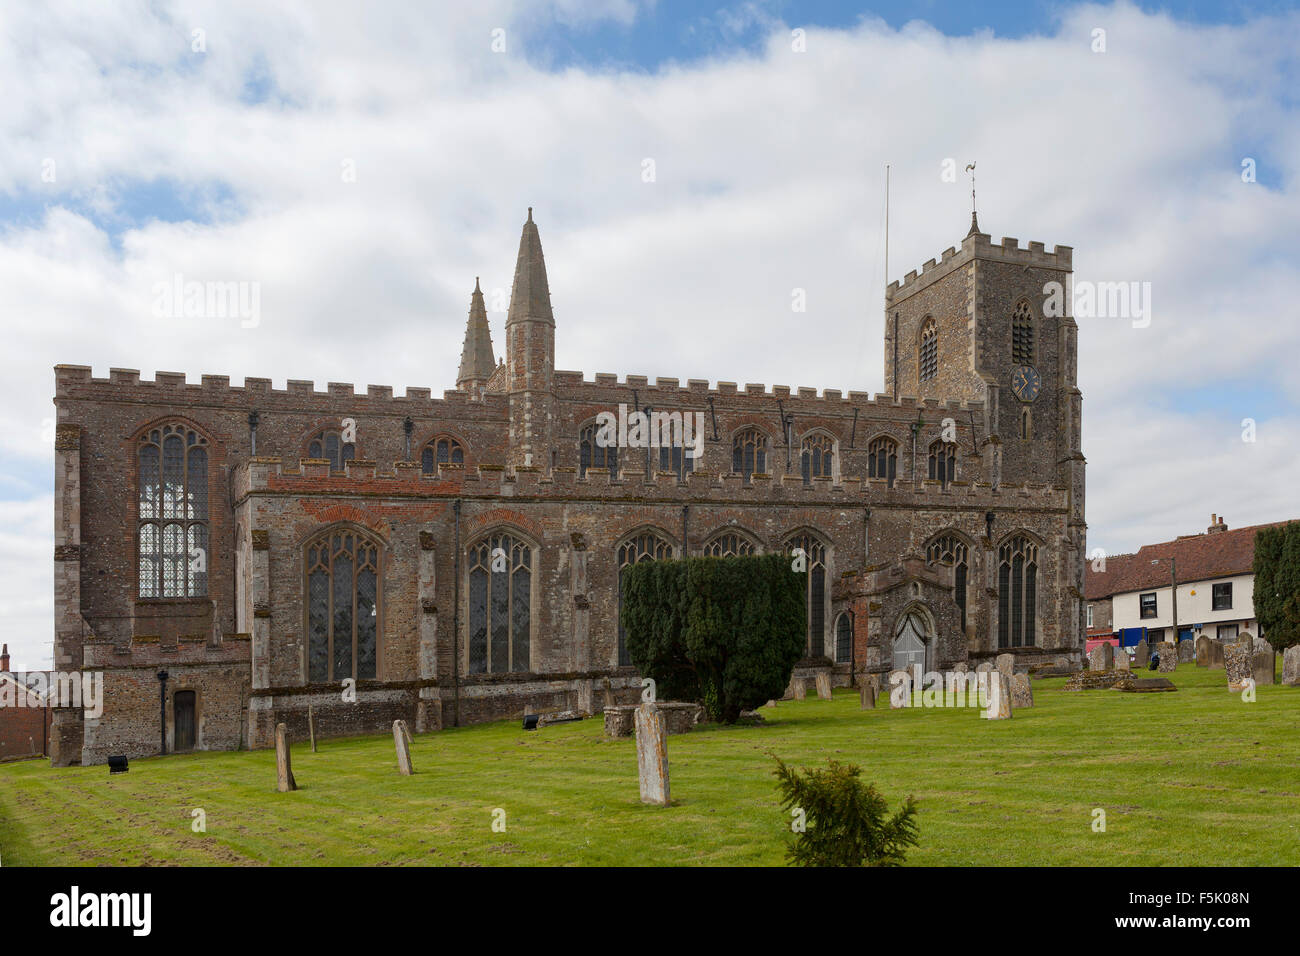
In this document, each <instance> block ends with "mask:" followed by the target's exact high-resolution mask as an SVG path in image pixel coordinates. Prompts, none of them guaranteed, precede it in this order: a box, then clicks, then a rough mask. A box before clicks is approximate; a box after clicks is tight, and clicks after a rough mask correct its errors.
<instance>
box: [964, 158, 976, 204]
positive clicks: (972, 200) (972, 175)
mask: <svg viewBox="0 0 1300 956" xmlns="http://www.w3.org/2000/svg"><path fill="white" fill-rule="evenodd" d="M966 172H968V173H970V211H971V214H972V215H973V214H974V212H975V164H974V163H968V164H967V165H966Z"/></svg>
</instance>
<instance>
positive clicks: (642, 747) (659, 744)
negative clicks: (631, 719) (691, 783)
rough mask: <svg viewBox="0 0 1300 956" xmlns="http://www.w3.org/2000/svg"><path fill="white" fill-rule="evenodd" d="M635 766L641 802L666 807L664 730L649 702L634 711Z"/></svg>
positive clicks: (666, 750)
mask: <svg viewBox="0 0 1300 956" xmlns="http://www.w3.org/2000/svg"><path fill="white" fill-rule="evenodd" d="M636 765H637V771H638V775H639V777H640V783H641V802H642V803H652V804H655V805H656V806H660V807H666V806H668V802H669V800H670V795H669V789H668V728H667V727H666V726H665V725H664V720H663V716H662V715H661V714H660V713H659V709H658V708H657V707H656V706H655V705H654V703H653V702H651V701H646V702H645V703H644V704H642V705H641V706H640V707H638V708H637V709H636Z"/></svg>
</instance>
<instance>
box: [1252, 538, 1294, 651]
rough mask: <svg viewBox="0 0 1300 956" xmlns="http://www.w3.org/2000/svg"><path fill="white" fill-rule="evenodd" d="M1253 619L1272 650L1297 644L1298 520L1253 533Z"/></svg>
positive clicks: (1279, 649) (1283, 648)
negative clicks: (1257, 623) (1271, 646)
mask: <svg viewBox="0 0 1300 956" xmlns="http://www.w3.org/2000/svg"><path fill="white" fill-rule="evenodd" d="M1254 570H1255V593H1254V604H1255V620H1257V621H1259V627H1260V630H1261V632H1262V633H1263V636H1264V637H1265V638H1266V639H1267V640H1268V642H1269V643H1270V644H1272V645H1273V649H1274V650H1275V651H1281V650H1285V649H1286V648H1288V647H1292V646H1294V645H1296V644H1300V521H1289V522H1287V523H1286V524H1284V525H1279V526H1277V527H1274V528H1260V529H1259V530H1258V531H1257V532H1255V568H1254Z"/></svg>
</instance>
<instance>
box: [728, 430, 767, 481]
mask: <svg viewBox="0 0 1300 956" xmlns="http://www.w3.org/2000/svg"><path fill="white" fill-rule="evenodd" d="M731 471H732V473H733V474H737V475H744V476H745V483H746V484H748V483H749V479H750V478H752V477H753V476H754V475H763V474H767V435H765V434H763V432H761V431H759V430H758V429H757V428H746V429H743V430H741V431H739V432H737V433H736V437H735V438H734V439H732V442H731Z"/></svg>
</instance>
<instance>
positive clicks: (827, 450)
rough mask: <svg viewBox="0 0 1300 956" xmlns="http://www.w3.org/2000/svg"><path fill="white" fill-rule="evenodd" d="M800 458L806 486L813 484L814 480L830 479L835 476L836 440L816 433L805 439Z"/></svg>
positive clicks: (822, 433) (821, 433)
mask: <svg viewBox="0 0 1300 956" xmlns="http://www.w3.org/2000/svg"><path fill="white" fill-rule="evenodd" d="M799 457H800V464H801V467H802V469H803V483H804V484H805V485H810V484H812V480H813V479H814V478H830V477H832V476H833V474H834V466H835V439H833V438H831V436H830V435H827V434H825V433H824V432H814V433H813V434H811V435H808V436H806V437H805V438H804V440H803V444H802V448H801V450H800V455H799Z"/></svg>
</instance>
